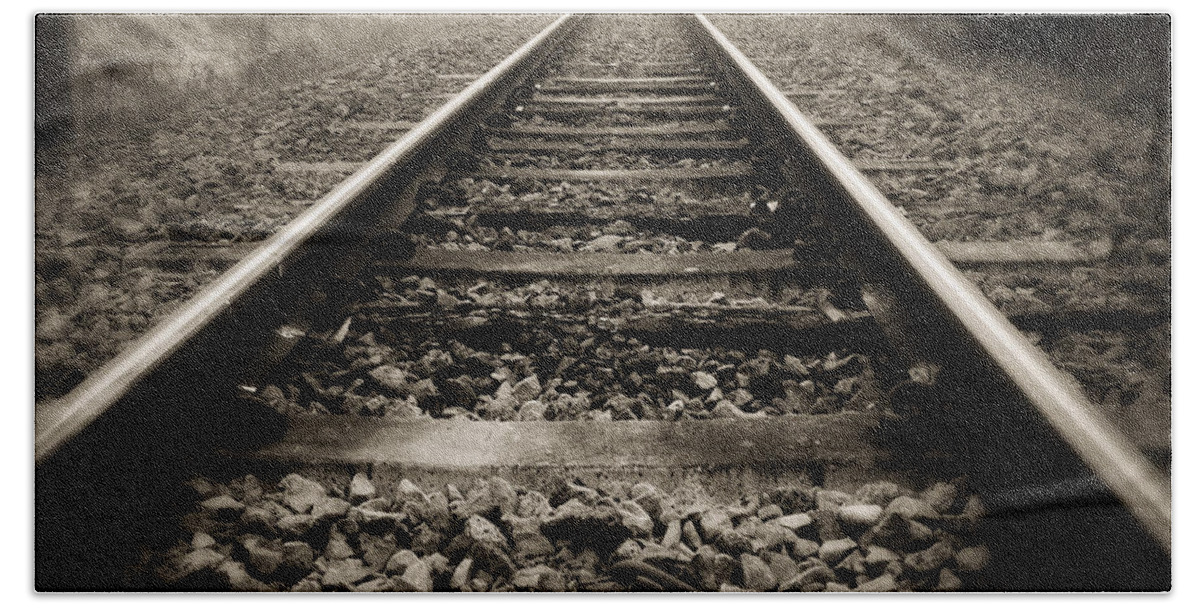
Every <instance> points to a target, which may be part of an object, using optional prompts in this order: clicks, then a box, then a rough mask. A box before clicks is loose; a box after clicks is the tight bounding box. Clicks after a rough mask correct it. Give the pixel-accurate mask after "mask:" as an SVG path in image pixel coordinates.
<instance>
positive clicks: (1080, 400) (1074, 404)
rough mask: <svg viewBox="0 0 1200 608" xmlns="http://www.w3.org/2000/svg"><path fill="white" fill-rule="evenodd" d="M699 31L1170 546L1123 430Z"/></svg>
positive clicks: (783, 102)
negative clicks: (1105, 417)
mask: <svg viewBox="0 0 1200 608" xmlns="http://www.w3.org/2000/svg"><path fill="white" fill-rule="evenodd" d="M695 19H696V22H697V23H698V25H699V28H698V29H699V30H701V31H702V32H703V33H704V34H706V35H707V36H708V38H709V42H711V44H712V45H714V46H715V48H716V49H717V51H718V53H720V55H722V56H723V58H724V59H725V60H726V61H727V62H728V63H729V64H730V65H731V66H732V67H733V68H734V69H736V70H737V72H738V73H739V74H740V75H741V76H742V77H743V78H744V79H745V80H746V81H747V83H749V84H750V86H751V88H750V89H748V90H744V92H745V93H746V94H754V95H756V96H758V97H759V98H760V99H761V101H763V102H764V103H765V105H766V107H769V108H770V109H771V111H772V112H774V114H775V115H776V117H777V118H778V119H779V120H780V121H781V122H782V123H783V124H784V125H786V126H787V127H788V128H789V129H790V131H791V133H792V135H793V136H794V139H795V140H796V141H797V142H799V143H800V145H803V146H804V147H805V148H807V150H808V151H809V152H811V154H812V156H813V157H814V158H815V159H817V161H818V163H819V164H820V166H821V168H822V169H823V170H824V172H825V173H826V174H827V175H828V176H829V177H830V179H831V181H832V182H833V183H834V184H835V185H836V187H837V188H838V189H840V190H841V192H842V193H843V194H844V195H845V198H846V199H847V200H849V201H850V202H851V203H852V204H853V206H854V208H855V210H856V211H857V212H858V215H859V216H861V217H863V218H864V219H865V220H866V221H868V222H870V223H871V225H872V226H873V227H874V228H875V229H876V230H877V231H878V232H879V233H880V234H881V235H882V237H883V238H884V240H885V242H886V244H887V245H888V246H889V247H890V248H891V250H892V251H893V252H894V253H895V254H896V256H897V257H898V259H899V260H900V261H901V262H902V263H903V264H904V265H905V266H906V267H907V269H908V270H910V271H911V272H912V273H913V274H914V276H917V277H919V278H920V279H921V281H922V283H923V287H924V289H925V290H926V291H927V292H928V293H929V294H930V295H932V296H933V297H934V298H935V299H936V301H938V302H939V303H940V304H941V305H943V306H944V307H945V309H946V310H948V311H950V314H951V315H952V317H953V321H954V322H955V323H956V325H957V329H958V330H959V332H960V333H961V335H963V336H965V337H966V338H967V339H969V340H970V341H971V342H973V343H975V344H976V345H978V346H979V347H980V348H981V349H982V350H983V351H984V352H985V353H986V354H987V355H988V356H989V357H990V358H991V360H992V361H994V362H995V363H996V364H997V365H998V367H999V368H1000V369H1001V370H1002V371H1003V373H1004V375H1005V376H1006V377H1007V379H1008V380H1009V381H1010V382H1011V383H1012V384H1013V385H1014V386H1016V387H1017V389H1018V390H1019V391H1020V392H1021V393H1022V395H1023V396H1024V397H1025V398H1026V399H1027V400H1028V401H1029V402H1030V403H1031V404H1032V405H1033V406H1034V407H1035V408H1037V410H1038V411H1039V412H1040V413H1041V415H1042V416H1043V417H1044V418H1045V419H1046V421H1048V422H1049V423H1050V424H1051V426H1053V427H1054V429H1055V430H1056V432H1057V433H1058V434H1059V436H1060V437H1061V438H1062V439H1063V440H1064V441H1065V442H1066V443H1067V444H1068V445H1070V446H1071V448H1072V449H1073V450H1074V451H1075V452H1076V454H1078V456H1079V457H1080V458H1081V459H1082V460H1083V462H1085V463H1086V464H1087V465H1088V466H1089V467H1090V468H1091V469H1092V470H1093V471H1095V472H1096V474H1097V476H1099V477H1100V478H1101V479H1102V480H1103V481H1104V482H1105V483H1106V484H1108V486H1109V487H1110V488H1111V489H1112V491H1113V492H1114V494H1115V495H1117V496H1118V498H1120V499H1121V500H1122V502H1124V503H1125V505H1126V506H1127V507H1128V508H1129V510H1130V511H1131V512H1132V513H1133V514H1134V515H1135V516H1136V517H1137V518H1138V520H1139V521H1141V522H1142V524H1143V525H1144V526H1145V527H1146V529H1147V530H1148V531H1149V532H1150V533H1151V534H1152V535H1153V536H1154V537H1155V539H1157V540H1158V542H1159V544H1160V545H1161V546H1162V547H1163V548H1164V550H1166V551H1167V552H1168V553H1169V552H1170V550H1171V491H1170V482H1169V480H1168V479H1166V478H1165V476H1164V475H1162V474H1161V473H1160V472H1159V471H1158V470H1157V469H1155V468H1154V466H1153V465H1152V464H1150V462H1149V461H1148V460H1147V459H1146V458H1145V457H1144V456H1143V455H1142V454H1141V453H1140V452H1139V451H1138V450H1137V448H1136V447H1135V446H1134V445H1133V444H1132V443H1131V442H1130V441H1129V440H1128V439H1127V438H1126V437H1124V436H1123V435H1122V434H1121V432H1120V431H1119V430H1118V429H1117V428H1116V427H1115V426H1114V425H1113V424H1112V423H1110V422H1108V421H1107V420H1106V419H1104V418H1102V417H1101V416H1100V414H1099V413H1098V412H1096V410H1095V408H1094V407H1093V406H1092V404H1091V403H1090V402H1089V400H1088V398H1087V396H1086V395H1084V394H1083V392H1082V390H1081V389H1080V388H1079V387H1078V386H1077V385H1076V384H1075V382H1074V381H1073V380H1071V379H1069V378H1067V377H1065V376H1064V374H1063V373H1062V372H1059V371H1058V370H1057V369H1056V368H1055V367H1054V364H1053V363H1051V361H1050V359H1049V358H1048V357H1047V356H1046V354H1045V353H1043V352H1042V351H1041V350H1039V349H1038V348H1037V347H1035V346H1034V345H1033V344H1031V343H1030V342H1029V341H1028V340H1026V339H1025V337H1024V336H1023V335H1022V334H1021V332H1020V331H1019V330H1018V329H1017V328H1016V327H1015V326H1014V325H1013V324H1012V323H1011V322H1009V321H1008V319H1007V318H1006V317H1005V316H1004V315H1003V313H1001V312H1000V311H999V310H998V309H997V308H996V307H995V306H994V305H992V303H991V302H990V301H989V300H988V299H987V298H986V297H984V295H983V293H982V292H980V291H979V289H978V287H976V286H975V285H974V283H972V282H971V281H970V280H969V279H967V278H966V277H965V276H964V275H963V274H962V273H961V272H960V271H959V270H958V269H957V268H956V267H955V266H954V265H953V264H952V263H951V262H950V261H949V260H948V259H947V258H946V256H945V255H944V254H943V253H942V252H940V251H939V250H938V249H937V248H936V247H935V246H934V245H933V244H932V243H930V242H929V241H928V240H927V239H926V238H925V237H924V235H922V234H921V233H920V231H919V230H917V228H916V226H914V225H913V224H912V222H910V221H909V220H908V219H907V218H905V217H904V216H903V215H901V214H900V213H899V212H898V211H897V210H896V208H895V206H894V205H892V204H891V202H890V201H888V199H887V198H886V197H885V196H884V195H883V193H881V192H880V191H879V189H878V188H876V187H875V186H874V184H872V183H871V181H870V180H869V179H867V177H866V176H864V175H863V174H862V172H860V171H859V170H858V169H856V168H855V166H854V164H853V163H852V162H851V161H850V160H849V159H848V158H846V156H844V155H843V154H842V153H841V151H839V150H838V149H837V147H836V146H834V144H833V143H832V142H831V141H830V140H829V139H828V138H827V137H826V136H825V135H824V134H823V133H822V132H821V130H820V129H818V128H817V127H816V125H815V124H814V123H813V122H812V121H811V120H810V119H809V118H808V117H807V116H805V115H804V114H803V113H802V112H800V110H799V109H798V108H797V107H796V106H795V104H794V103H792V101H791V100H790V99H788V97H787V95H786V94H785V93H784V92H783V91H781V90H779V88H777V87H776V86H775V85H774V83H772V82H771V80H770V79H769V78H768V77H767V76H766V75H765V74H763V73H762V71H760V70H759V69H758V68H757V67H756V66H755V65H754V63H753V62H752V61H750V59H749V58H748V57H746V55H745V54H744V53H742V52H741V51H740V50H739V49H738V48H737V47H736V46H734V44H733V43H732V42H730V41H729V39H728V38H727V37H726V36H725V35H724V34H722V33H721V32H720V31H719V30H718V29H717V28H716V27H715V26H714V25H713V24H712V22H711V21H709V20H708V18H707V17H705V16H704V15H700V14H697V15H695Z"/></svg>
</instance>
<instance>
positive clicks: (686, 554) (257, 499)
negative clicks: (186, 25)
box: [142, 473, 989, 592]
mask: <svg viewBox="0 0 1200 608" xmlns="http://www.w3.org/2000/svg"><path fill="white" fill-rule="evenodd" d="M614 485H615V484H607V486H606V487H588V486H586V485H582V484H581V483H579V482H576V481H572V480H569V479H565V478H559V479H557V480H555V481H554V482H553V483H550V484H547V487H546V488H545V492H540V491H537V490H533V489H528V488H524V487H519V486H514V485H513V484H512V483H510V482H509V481H507V480H505V479H504V478H502V477H490V478H484V477H480V478H477V479H475V480H474V481H472V482H471V483H470V485H464V486H462V487H456V486H454V485H449V484H448V485H446V486H444V487H441V488H434V489H424V488H420V487H418V486H417V485H416V484H414V483H413V482H411V481H409V480H407V479H404V480H401V481H400V482H399V483H396V484H388V485H385V484H383V483H373V481H372V479H370V478H369V476H368V475H366V474H364V473H358V474H356V475H355V476H354V478H353V479H352V480H351V482H350V483H349V485H348V486H342V485H340V484H339V485H336V486H333V487H330V486H327V485H324V484H322V483H320V482H318V481H314V480H311V479H307V478H305V477H303V476H301V475H298V474H295V473H293V474H289V475H287V476H286V477H283V478H282V479H280V480H278V482H276V483H269V482H268V483H264V482H263V481H262V480H259V479H258V478H256V477H254V476H253V475H247V476H245V477H242V478H236V479H233V480H231V481H229V482H227V483H214V482H213V481H210V480H208V479H204V478H197V479H195V480H193V482H192V488H193V489H194V491H195V492H194V496H195V500H196V502H195V506H194V507H193V509H192V510H191V512H190V513H189V514H188V515H187V516H185V517H184V519H183V521H182V522H181V527H180V532H179V536H178V539H179V540H178V541H177V543H176V544H175V545H174V546H172V547H170V548H168V549H165V550H162V549H160V550H156V551H151V552H149V553H148V557H147V559H146V560H145V562H144V564H143V568H142V569H143V571H144V574H145V575H146V576H147V577H149V578H150V580H151V581H153V582H154V583H155V584H156V586H165V587H166V588H169V589H179V590H234V591H285V590H291V591H413V592H430V591H533V592H561V591H630V590H638V591H663V590H670V591H697V590H699V591H735V592H736V591H864V592H886V591H930V590H937V591H957V590H960V589H964V588H969V582H970V580H971V578H972V576H973V575H975V574H976V573H978V572H980V571H981V570H983V569H985V568H987V567H988V553H989V552H988V549H987V547H986V546H983V545H980V544H977V543H973V542H972V540H971V536H972V531H973V530H974V529H975V527H976V525H977V524H978V522H979V520H980V518H981V517H982V516H983V511H982V505H981V503H980V501H979V499H978V497H976V496H972V495H969V494H966V493H965V492H962V491H961V489H959V488H957V487H956V486H954V485H952V484H947V483H936V484H933V485H931V486H930V487H928V488H926V489H925V490H924V491H922V492H914V491H913V490H911V489H909V488H905V487H902V486H899V485H897V484H895V483H892V482H887V481H878V482H872V483H867V484H863V485H861V486H858V487H856V488H853V491H850V492H844V491H837V490H829V489H823V488H821V487H817V486H785V487H778V488H775V489H772V490H770V491H767V492H761V493H751V494H747V495H745V496H743V497H742V498H741V500H739V501H736V502H733V503H724V502H722V501H718V500H715V499H713V498H712V497H711V495H709V494H708V492H707V491H706V490H705V488H704V487H703V486H701V485H699V484H696V483H692V484H688V485H684V486H681V487H680V488H678V489H676V490H675V491H664V490H660V489H659V488H657V487H655V486H654V485H652V484H650V483H646V482H641V483H637V484H632V485H622V486H620V487H613V486H614Z"/></svg>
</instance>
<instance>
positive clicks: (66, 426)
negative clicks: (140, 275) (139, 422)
mask: <svg viewBox="0 0 1200 608" xmlns="http://www.w3.org/2000/svg"><path fill="white" fill-rule="evenodd" d="M571 20H572V15H569V14H566V15H561V16H560V17H558V18H557V19H555V20H554V21H553V22H552V23H551V24H550V25H548V26H546V28H544V29H543V30H542V31H541V32H539V33H538V34H537V35H536V36H534V37H533V38H531V39H530V40H529V41H528V42H526V43H525V44H523V45H522V46H521V47H520V48H518V49H517V50H516V51H514V52H513V53H512V54H510V55H509V56H508V57H507V58H505V59H504V60H503V61H501V62H500V63H499V64H497V65H496V66H495V67H493V68H492V69H491V70H489V71H488V72H487V73H485V74H484V75H483V76H481V77H479V78H478V79H477V80H475V81H474V82H472V83H471V84H470V85H469V86H467V87H466V88H465V89H463V90H462V91H461V92H460V93H459V94H457V95H456V96H454V97H453V98H452V99H451V100H450V101H448V102H447V103H446V104H445V105H443V106H442V107H441V108H439V109H438V110H436V111H434V112H433V113H432V114H430V115H429V116H428V117H426V118H425V119H424V120H422V121H421V122H420V123H418V124H417V125H416V126H414V127H413V128H412V130H411V131H409V132H408V133H406V134H405V135H404V136H402V137H401V138H399V139H398V140H396V142H395V143H393V144H391V145H390V146H388V147H387V148H386V149H385V150H384V151H383V152H380V153H379V154H378V155H377V156H375V158H373V159H371V160H370V161H368V162H366V163H364V164H363V165H362V166H361V167H359V169H358V170H357V171H355V172H354V174H352V175H350V176H349V177H348V178H346V179H345V181H343V182H341V183H340V184H338V185H337V186H335V187H334V188H333V190H331V191H330V192H329V193H328V194H326V195H325V196H324V197H322V198H321V200H319V201H317V202H316V203H314V204H313V206H312V207H310V208H309V209H307V210H306V211H305V212H303V213H302V214H300V215H299V216H298V217H297V218H296V219H294V220H292V221H291V222H289V223H288V224H287V225H285V226H284V227H283V228H281V229H280V231H279V232H277V233H276V234H275V235H274V236H272V237H271V238H270V239H268V240H267V241H266V242H264V243H263V244H262V245H261V246H260V247H258V248H257V249H255V250H254V251H253V252H252V253H250V255H249V256H247V257H246V258H245V259H243V260H242V261H241V262H239V263H237V264H235V265H234V266H233V267H232V268H230V269H229V270H227V271H226V272H225V273H224V274H222V275H221V276H220V277H218V278H217V279H216V280H215V281H214V282H213V283H212V284H210V285H208V286H207V287H206V288H204V289H203V290H201V291H200V292H199V293H197V294H196V295H194V296H193V297H192V298H191V299H189V300H188V301H187V302H185V303H184V304H183V306H182V307H181V308H180V309H179V310H178V311H176V312H175V313H174V314H172V315H170V316H168V317H167V318H165V319H163V320H162V321H160V322H159V323H158V324H157V325H155V326H154V327H153V328H151V329H150V331H149V332H147V333H146V334H145V335H143V336H142V337H141V338H140V339H138V340H137V341H136V342H134V343H133V344H132V345H130V346H129V347H128V348H126V349H125V350H124V351H122V352H121V353H120V354H118V355H117V356H116V357H114V358H113V359H112V360H110V361H109V362H108V363H106V364H105V365H104V366H102V367H101V368H100V369H97V370H96V371H94V372H92V373H91V374H90V375H89V376H88V377H87V378H86V379H85V380H84V381H83V383H81V384H80V385H79V386H77V387H76V388H75V390H73V391H71V392H70V393H69V394H67V395H65V396H63V397H62V398H59V399H56V400H53V401H49V402H46V403H43V404H41V405H40V406H37V409H36V410H35V414H34V418H35V428H34V461H35V462H42V461H43V460H45V459H46V458H48V457H49V456H51V455H52V454H53V453H54V452H55V451H57V450H58V449H59V448H60V447H61V446H62V445H63V444H64V443H66V442H67V441H69V440H70V439H71V438H72V437H74V436H75V435H77V434H78V433H80V432H81V431H83V429H85V428H87V426H88V425H90V424H91V423H92V422H93V421H95V420H96V419H97V418H99V417H100V415H101V414H103V413H104V412H105V411H107V410H108V409H109V408H110V407H112V406H113V404H115V403H116V402H117V401H119V400H120V399H121V398H122V397H123V396H125V395H126V394H127V393H128V392H129V391H130V390H132V389H133V388H134V387H135V386H136V385H137V384H138V383H139V382H140V381H142V380H143V379H145V378H146V377H147V376H148V375H149V374H150V373H151V372H152V371H154V370H155V369H157V368H158V367H159V366H160V365H162V364H163V363H164V362H165V361H166V360H167V359H169V358H170V357H171V356H172V355H174V354H175V353H176V352H178V351H179V350H180V349H181V348H183V346H184V345H185V344H186V343H187V342H188V341H189V340H191V339H192V338H194V337H195V336H196V335H197V334H198V333H199V332H201V331H202V330H203V329H204V328H205V327H206V326H208V324H209V323H211V322H212V321H213V320H214V319H215V318H216V317H217V316H218V315H220V314H221V313H222V312H224V311H226V310H228V309H229V307H230V306H231V305H232V304H233V303H234V302H235V301H237V300H238V299H239V298H241V297H242V296H243V295H245V294H246V292H247V291H248V290H249V289H250V288H251V287H252V286H253V285H255V284H257V283H258V282H259V281H260V280H262V279H263V278H264V277H266V276H268V275H270V273H272V272H273V271H275V269H277V268H279V266H280V265H281V264H283V263H284V262H285V261H286V260H287V259H289V258H291V257H292V256H293V255H295V254H296V253H297V252H298V251H300V250H301V248H302V247H303V246H304V245H305V244H306V243H307V242H308V241H309V240H310V239H311V238H313V237H314V236H315V235H316V234H317V233H318V232H319V231H320V230H321V229H322V228H323V227H324V226H326V225H328V224H329V222H330V221H331V220H332V219H333V218H334V217H336V216H338V215H340V214H342V213H344V212H345V211H347V210H348V209H350V208H352V207H354V206H355V205H356V204H358V203H359V202H361V200H362V199H363V197H364V196H366V195H367V194H368V193H369V192H370V191H371V190H372V189H373V188H374V187H375V186H376V185H377V184H379V183H381V182H382V181H383V180H385V179H387V178H388V176H390V175H392V174H393V173H394V172H396V171H398V170H400V168H401V167H404V166H405V165H406V164H407V163H411V162H413V161H414V160H415V159H417V158H420V157H421V156H422V153H423V152H424V151H426V150H427V149H428V148H429V147H430V146H431V145H432V144H433V143H434V142H436V141H437V139H438V137H439V136H440V135H442V134H443V133H445V132H446V131H447V130H448V129H450V128H452V127H453V126H454V125H456V124H459V123H460V122H461V121H463V120H466V119H469V118H470V116H471V115H472V113H473V111H475V110H477V109H478V108H479V107H480V106H481V105H482V104H484V103H485V102H486V101H487V100H488V98H489V97H490V96H491V95H492V93H493V91H494V90H495V89H497V88H498V87H499V86H501V85H502V84H503V83H504V81H506V80H507V79H508V78H510V77H512V76H514V75H516V74H520V73H524V72H526V71H528V70H529V69H530V68H531V67H532V66H530V65H528V63H529V61H530V59H531V58H532V57H534V56H536V53H537V52H539V51H541V50H544V48H543V47H545V46H546V45H548V44H550V43H551V42H552V40H553V38H554V36H555V35H556V34H557V33H560V32H562V31H563V28H564V27H565V26H567V25H568V24H569V22H570V21H571Z"/></svg>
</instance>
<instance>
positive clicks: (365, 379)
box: [33, 14, 1171, 592]
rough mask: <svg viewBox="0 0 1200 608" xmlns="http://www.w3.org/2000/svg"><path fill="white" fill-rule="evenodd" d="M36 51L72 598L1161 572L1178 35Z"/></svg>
mask: <svg viewBox="0 0 1200 608" xmlns="http://www.w3.org/2000/svg"><path fill="white" fill-rule="evenodd" d="M34 25H35V29H36V53H35V61H36V66H35V75H36V112H35V122H36V124H35V126H36V142H35V143H36V146H35V155H36V159H35V160H36V164H35V168H36V173H35V197H36V200H35V226H34V228H35V231H36V240H35V243H36V249H35V272H36V284H35V288H36V312H35V314H36V318H35V338H36V347H35V352H34V353H33V354H34V357H35V361H36V385H35V386H36V403H35V404H33V407H34V408H35V417H36V429H35V458H36V463H37V464H36V488H35V500H36V513H35V522H34V523H35V541H36V542H35V564H36V565H35V568H36V570H35V573H36V574H35V578H36V583H35V584H36V588H37V589H38V590H41V591H79V590H88V591H95V590H125V591H135V590H136V591H146V590H152V591H196V590H222V591H239V592H246V591H307V592H317V591H377V592H386V591H408V592H435V591H438V592H441V591H445V592H466V591H477V592H488V591H491V592H498V591H532V592H602V591H639V592H655V591H693V592H712V591H736V592H819V591H867V592H888V591H903V592H932V591H963V592H965V591H1068V590H1072V591H1073V590H1082V591H1165V590H1169V589H1170V588H1171V493H1170V492H1171V490H1170V468H1171V415H1170V412H1171V398H1170V396H1171V309H1170V292H1171V286H1170V263H1171V205H1170V199H1171V184H1170V165H1171V80H1170V62H1171V49H1170V38H1171V21H1170V18H1169V16H1166V15H1137V14H1122V15H1110V14H1094V15H1084V14H1071V15H1051V14H1022V15H917V14H907V15H906V14H895V15H864V14H761V15H756V14H737V15H733V14H715V15H706V16H699V15H687V14H629V15H622V14H596V15H569V16H566V15H550V14H503V15H489V14H426V15H422V14H378V15H366V14H356V15H339V14H322V15H301V14H290V15H256V14H236V15H233V14H229V15H200V14H170V15H152V14H62V15H55V14H45V15H39V16H37V17H36V19H35V24H34Z"/></svg>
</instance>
